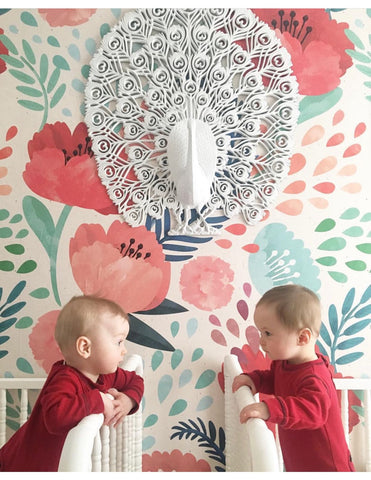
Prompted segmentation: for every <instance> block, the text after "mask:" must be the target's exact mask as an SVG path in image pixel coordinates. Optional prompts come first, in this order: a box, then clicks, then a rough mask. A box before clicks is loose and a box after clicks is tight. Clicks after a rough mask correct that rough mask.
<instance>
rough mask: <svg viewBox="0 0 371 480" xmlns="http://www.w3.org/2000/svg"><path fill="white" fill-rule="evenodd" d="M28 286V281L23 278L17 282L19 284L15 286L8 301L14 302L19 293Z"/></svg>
mask: <svg viewBox="0 0 371 480" xmlns="http://www.w3.org/2000/svg"><path fill="white" fill-rule="evenodd" d="M25 286H26V281H25V280H21V281H20V282H18V283H17V285H16V286H15V287H14V288H13V290H12V291H11V292H10V293H9V295H8V298H7V300H6V303H12V302H14V300H15V299H16V298H18V297H19V295H20V294H21V293H22V292H23V290H24V288H25Z"/></svg>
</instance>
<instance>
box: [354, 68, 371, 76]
mask: <svg viewBox="0 0 371 480" xmlns="http://www.w3.org/2000/svg"><path fill="white" fill-rule="evenodd" d="M356 68H357V69H358V70H359V71H360V72H362V73H364V74H365V75H367V76H368V77H371V67H367V66H366V65H356Z"/></svg>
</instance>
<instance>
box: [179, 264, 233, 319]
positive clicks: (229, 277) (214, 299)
mask: <svg viewBox="0 0 371 480" xmlns="http://www.w3.org/2000/svg"><path fill="white" fill-rule="evenodd" d="M233 278H234V272H233V271H232V269H231V267H230V265H229V264H228V263H226V262H224V260H221V259H220V258H218V257H211V256H205V257H197V258H195V259H194V260H191V261H190V262H188V263H187V264H186V265H184V267H183V268H182V271H181V274H180V287H181V291H182V297H183V299H184V300H186V301H187V302H189V303H191V304H192V305H194V306H195V307H197V308H199V309H201V310H214V309H215V308H220V307H223V306H225V305H227V304H228V303H229V301H230V299H231V297H232V293H233V290H234V288H233V286H232V284H231V282H232V281H233Z"/></svg>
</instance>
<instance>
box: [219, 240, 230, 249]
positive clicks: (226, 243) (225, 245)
mask: <svg viewBox="0 0 371 480" xmlns="http://www.w3.org/2000/svg"><path fill="white" fill-rule="evenodd" d="M215 243H216V244H217V245H219V247H221V248H231V246H232V242H231V241H230V240H226V239H224V240H223V239H221V240H216V241H215Z"/></svg>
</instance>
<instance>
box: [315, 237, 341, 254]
mask: <svg viewBox="0 0 371 480" xmlns="http://www.w3.org/2000/svg"><path fill="white" fill-rule="evenodd" d="M345 246H346V241H345V240H344V238H342V237H333V238H329V239H328V240H325V241H324V242H323V243H321V245H320V246H319V247H318V249H319V250H329V251H338V250H342V249H343V248H344V247H345Z"/></svg>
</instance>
